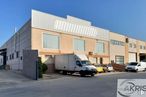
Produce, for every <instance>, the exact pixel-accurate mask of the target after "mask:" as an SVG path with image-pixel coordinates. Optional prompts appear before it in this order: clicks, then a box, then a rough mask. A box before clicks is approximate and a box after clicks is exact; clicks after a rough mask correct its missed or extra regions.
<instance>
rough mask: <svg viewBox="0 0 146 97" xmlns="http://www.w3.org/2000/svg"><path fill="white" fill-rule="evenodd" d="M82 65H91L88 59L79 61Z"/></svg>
mask: <svg viewBox="0 0 146 97" xmlns="http://www.w3.org/2000/svg"><path fill="white" fill-rule="evenodd" d="M81 63H82V64H83V65H91V63H90V61H81Z"/></svg>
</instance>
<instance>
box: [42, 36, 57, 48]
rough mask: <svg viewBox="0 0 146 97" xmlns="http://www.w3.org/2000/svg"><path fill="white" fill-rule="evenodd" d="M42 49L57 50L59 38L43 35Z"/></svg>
mask: <svg viewBox="0 0 146 97" xmlns="http://www.w3.org/2000/svg"><path fill="white" fill-rule="evenodd" d="M43 47H44V48H48V49H59V36H57V35H50V34H43Z"/></svg>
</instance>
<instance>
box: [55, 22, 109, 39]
mask: <svg viewBox="0 0 146 97" xmlns="http://www.w3.org/2000/svg"><path fill="white" fill-rule="evenodd" d="M54 24H55V25H54V29H56V30H60V31H65V32H67V33H71V34H77V35H82V36H87V37H93V38H96V39H102V40H109V33H108V31H106V30H103V29H100V28H96V27H91V26H84V25H77V24H73V23H70V22H66V21H61V20H56V21H55V23H54Z"/></svg>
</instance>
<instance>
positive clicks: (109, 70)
mask: <svg viewBox="0 0 146 97" xmlns="http://www.w3.org/2000/svg"><path fill="white" fill-rule="evenodd" d="M102 66H103V70H104V71H105V72H112V71H114V69H113V66H112V65H111V64H107V65H102Z"/></svg>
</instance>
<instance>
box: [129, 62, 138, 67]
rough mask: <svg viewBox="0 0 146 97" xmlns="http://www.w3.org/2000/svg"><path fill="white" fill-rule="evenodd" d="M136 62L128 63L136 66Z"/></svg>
mask: <svg viewBox="0 0 146 97" xmlns="http://www.w3.org/2000/svg"><path fill="white" fill-rule="evenodd" d="M137 64H138V63H136V62H132V63H129V65H132V66H136V65H137Z"/></svg>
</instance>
